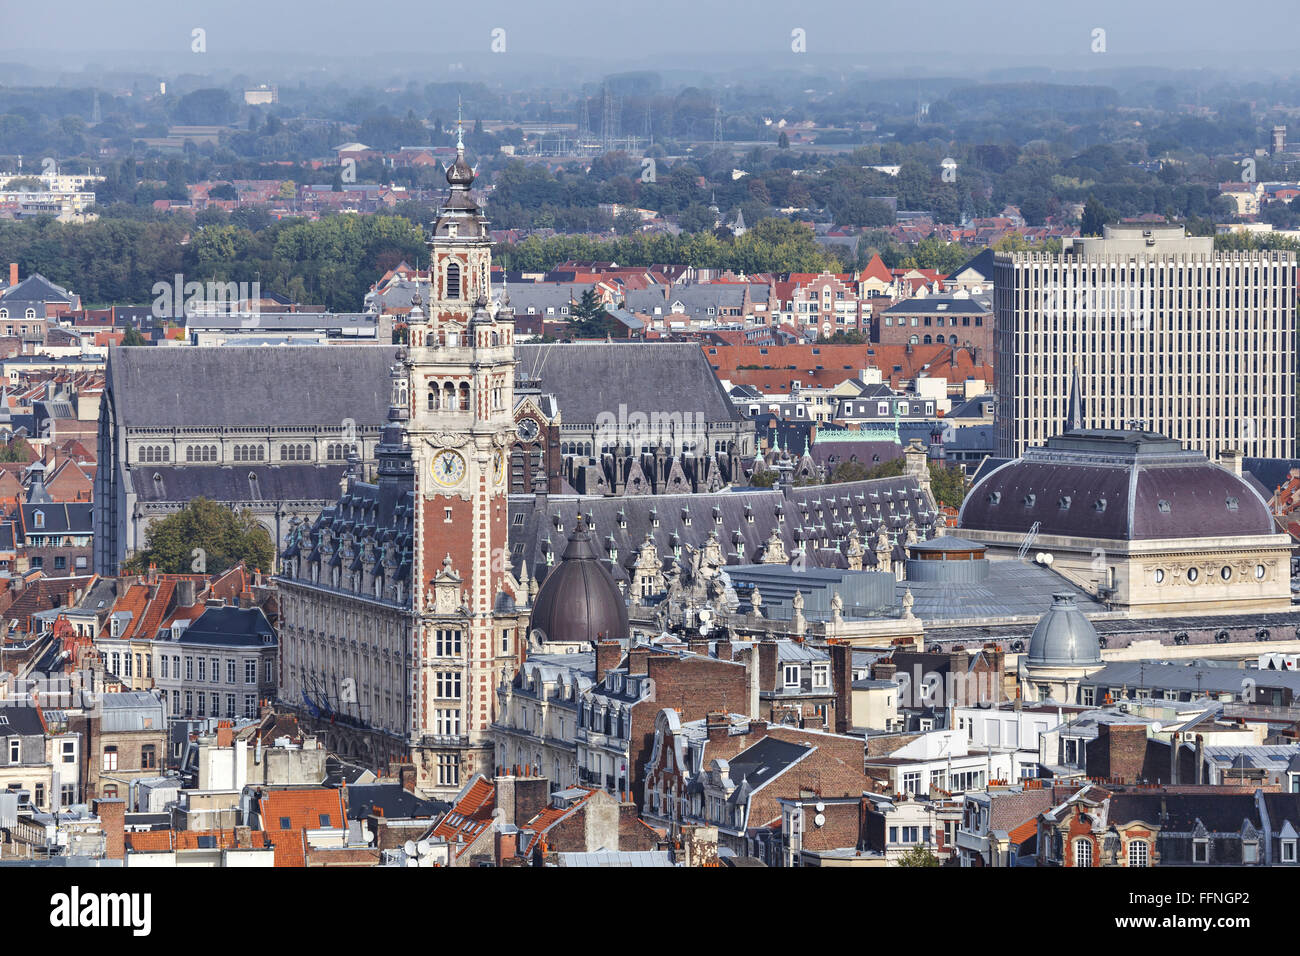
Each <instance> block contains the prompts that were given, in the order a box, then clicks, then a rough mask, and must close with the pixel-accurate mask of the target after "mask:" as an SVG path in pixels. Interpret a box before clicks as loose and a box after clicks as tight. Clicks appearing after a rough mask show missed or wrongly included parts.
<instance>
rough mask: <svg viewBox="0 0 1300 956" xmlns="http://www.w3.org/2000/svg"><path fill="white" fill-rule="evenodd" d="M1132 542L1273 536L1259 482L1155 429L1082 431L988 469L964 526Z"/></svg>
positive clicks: (966, 506)
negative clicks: (1256, 485) (1245, 478)
mask: <svg viewBox="0 0 1300 956" xmlns="http://www.w3.org/2000/svg"><path fill="white" fill-rule="evenodd" d="M1035 522H1039V523H1040V527H1039V534H1041V535H1062V536H1066V537H1087V538H1102V539H1110V540H1116V541H1130V540H1138V539H1144V538H1145V539H1151V538H1203V537H1215V536H1221V535H1269V534H1274V533H1276V532H1275V529H1274V525H1273V517H1272V515H1271V514H1270V512H1269V508H1268V505H1267V504H1266V503H1265V501H1264V500H1263V499H1262V498H1261V497H1260V495H1259V493H1258V492H1256V491H1255V489H1254V487H1253V486H1252V485H1251V484H1249V483H1247V482H1245V481H1243V480H1242V479H1241V478H1238V477H1237V476H1235V475H1234V474H1232V473H1231V472H1230V471H1228V470H1227V469H1226V468H1221V467H1220V466H1218V465H1216V464H1214V463H1213V462H1211V461H1210V460H1209V459H1208V458H1206V457H1205V455H1204V454H1203V453H1202V452H1199V451H1193V450H1191V449H1186V448H1184V447H1183V446H1182V445H1181V444H1180V443H1178V442H1176V441H1173V440H1171V439H1168V438H1165V437H1164V436H1163V435H1157V434H1154V433H1150V432H1137V431H1109V430H1076V431H1071V432H1066V433H1064V434H1062V435H1058V436H1056V437H1054V438H1049V439H1048V440H1047V444H1046V445H1045V446H1043V447H1040V448H1030V449H1027V450H1026V451H1025V454H1024V456H1023V457H1021V458H1018V459H1016V460H1014V461H1012V462H1009V463H1008V464H1006V465H1005V466H1003V467H1001V468H998V469H996V470H994V471H990V472H988V473H987V474H986V475H985V477H983V478H982V479H980V480H979V481H978V482H977V483H976V484H975V485H973V486H972V487H971V489H970V492H969V493H968V494H967V495H966V500H965V501H964V502H963V504H962V508H961V514H960V516H959V518H958V525H959V527H962V528H973V529H980V530H985V531H1010V532H1014V533H1021V534H1023V533H1025V532H1027V531H1028V530H1029V528H1030V526H1031V525H1033V524H1034V523H1035Z"/></svg>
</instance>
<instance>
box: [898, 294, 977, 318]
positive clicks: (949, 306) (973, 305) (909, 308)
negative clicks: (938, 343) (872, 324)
mask: <svg viewBox="0 0 1300 956" xmlns="http://www.w3.org/2000/svg"><path fill="white" fill-rule="evenodd" d="M881 314H882V315H988V314H989V310H988V309H986V308H985V307H984V305H983V304H982V303H980V302H979V300H977V299H972V298H968V297H965V296H963V297H960V298H958V297H956V296H943V295H927V296H925V297H924V298H920V299H904V300H903V301H902V302H899V303H898V304H897V305H891V306H890V307H889V308H887V309H885V311H884V312H883V313H881Z"/></svg>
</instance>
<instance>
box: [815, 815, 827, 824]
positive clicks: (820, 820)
mask: <svg viewBox="0 0 1300 956" xmlns="http://www.w3.org/2000/svg"><path fill="white" fill-rule="evenodd" d="M813 824H814V825H815V826H819V827H824V826H825V825H826V814H824V813H819V814H817V816H815V817H813Z"/></svg>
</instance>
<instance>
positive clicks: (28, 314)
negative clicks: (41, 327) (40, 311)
mask: <svg viewBox="0 0 1300 956" xmlns="http://www.w3.org/2000/svg"><path fill="white" fill-rule="evenodd" d="M24 318H28V319H34V318H36V310H35V309H28V310H27V312H26V313H25V314H24Z"/></svg>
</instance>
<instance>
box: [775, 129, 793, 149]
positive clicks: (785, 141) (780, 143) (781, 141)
mask: <svg viewBox="0 0 1300 956" xmlns="http://www.w3.org/2000/svg"><path fill="white" fill-rule="evenodd" d="M776 146H777V149H789V148H790V137H789V136H787V135H786V132H785V130H781V135H780V136H778V137H777V138H776Z"/></svg>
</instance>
